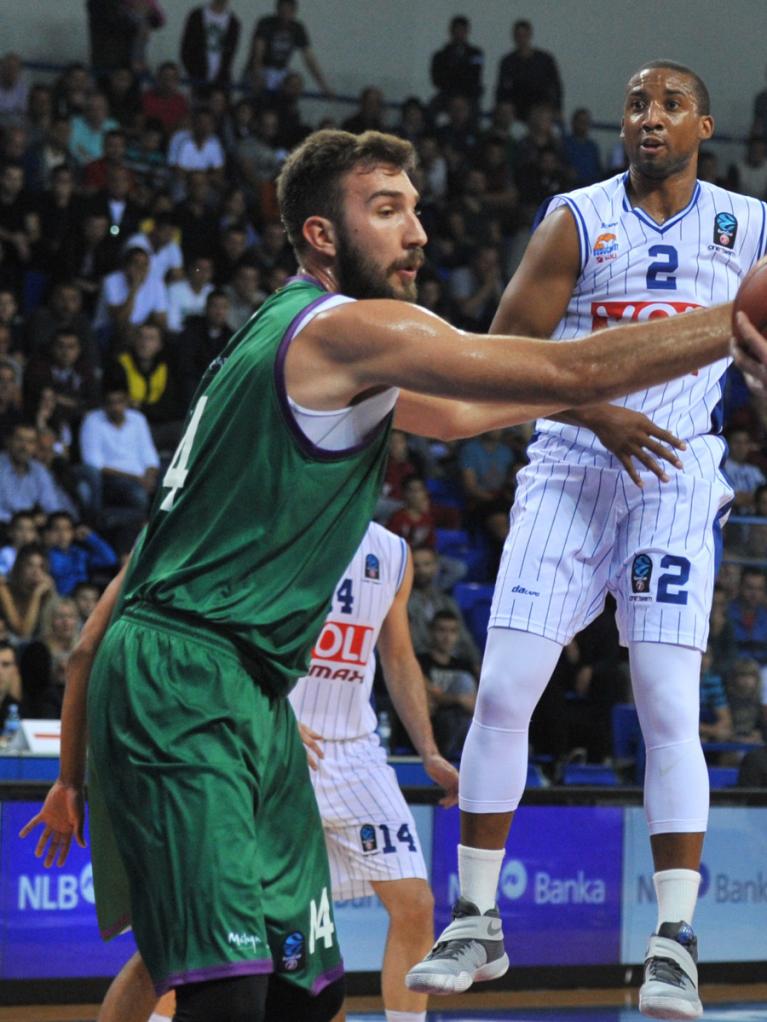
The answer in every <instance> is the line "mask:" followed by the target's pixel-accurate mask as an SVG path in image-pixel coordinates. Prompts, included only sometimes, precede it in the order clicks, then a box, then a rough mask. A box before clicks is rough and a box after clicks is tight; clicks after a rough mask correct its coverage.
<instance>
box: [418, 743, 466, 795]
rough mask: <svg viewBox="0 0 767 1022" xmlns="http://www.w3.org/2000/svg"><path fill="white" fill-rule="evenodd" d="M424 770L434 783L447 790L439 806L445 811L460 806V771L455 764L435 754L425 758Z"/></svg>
mask: <svg viewBox="0 0 767 1022" xmlns="http://www.w3.org/2000/svg"><path fill="white" fill-rule="evenodd" d="M423 768H424V770H425V771H426V773H427V774H428V775H429V777H431V779H432V780H433V781H434V783H435V784H438V785H439V786H440V788H444V790H445V794H444V795H443V797H442V798H441V799H440V800H439V804H440V805H441V806H444V807H445V809H449V808H450V806H455V805H458V771H457V770H456V769H455V767H454V766H453V764H452V763H449V762H448V761H447V760H446V759H445V758H444V757H443V756H440V755H439V753H437V752H435V753H434V754H433V755H431V756H424V758H423Z"/></svg>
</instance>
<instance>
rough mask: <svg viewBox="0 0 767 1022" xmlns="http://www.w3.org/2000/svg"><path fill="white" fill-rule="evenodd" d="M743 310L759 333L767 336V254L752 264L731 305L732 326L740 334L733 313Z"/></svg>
mask: <svg viewBox="0 0 767 1022" xmlns="http://www.w3.org/2000/svg"><path fill="white" fill-rule="evenodd" d="M736 312H745V314H746V315H747V316H748V318H749V319H750V320H751V322H752V323H753V324H754V326H755V327H756V329H757V330H758V331H759V333H760V334H764V335H765V336H767V256H765V258H763V259H760V260H759V262H758V263H756V265H755V266H752V267H751V269H750V270H749V271H748V273H747V274H746V275H745V277H744V278H743V280H742V281H741V284H740V287H739V288H738V293H737V294H736V295H735V301H734V302H733V305H732V328H733V331H734V333H735V335H736V336H737V337H739V336H740V333H739V331H738V326H737V323H736V322H735V313H736Z"/></svg>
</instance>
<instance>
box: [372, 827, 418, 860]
mask: <svg viewBox="0 0 767 1022" xmlns="http://www.w3.org/2000/svg"><path fill="white" fill-rule="evenodd" d="M393 829H394V828H393V827H390V826H389V824H388V823H379V824H375V823H363V824H362V826H361V827H360V844H361V845H362V851H363V852H379V851H380V852H383V854H384V855H391V853H392V852H396V851H397V845H396V844H395V843H394V841H393V840H392V830H393ZM379 832H380V848H379ZM396 840H397V842H398V844H403V845H407V849H408V851H409V852H414V851H415V850H416V844H415V840H414V839H413V835H412V834H411V833H410V827H409V826H408V825H407V823H403V824H402V825H401V826H400V827H399V829H398V830H397V833H396Z"/></svg>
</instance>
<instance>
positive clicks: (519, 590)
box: [511, 585, 541, 596]
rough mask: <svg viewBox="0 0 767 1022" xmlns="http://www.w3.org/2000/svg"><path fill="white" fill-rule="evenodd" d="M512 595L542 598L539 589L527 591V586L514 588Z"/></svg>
mask: <svg viewBox="0 0 767 1022" xmlns="http://www.w3.org/2000/svg"><path fill="white" fill-rule="evenodd" d="M511 591H512V593H519V594H520V596H540V595H541V594H540V591H539V590H537V589H527V588H526V587H525V586H519V585H517V586H514V587H513V588H512V590H511Z"/></svg>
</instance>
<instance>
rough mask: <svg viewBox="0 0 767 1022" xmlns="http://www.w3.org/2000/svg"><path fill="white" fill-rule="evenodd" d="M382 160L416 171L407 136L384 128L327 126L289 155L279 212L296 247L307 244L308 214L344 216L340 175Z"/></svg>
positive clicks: (280, 185)
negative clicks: (358, 130)
mask: <svg viewBox="0 0 767 1022" xmlns="http://www.w3.org/2000/svg"><path fill="white" fill-rule="evenodd" d="M381 164H387V165H389V166H393V167H396V168H397V169H398V170H404V171H405V173H406V174H411V173H412V172H413V171H414V170H415V149H414V148H413V146H412V145H411V144H410V142H407V141H406V140H405V139H402V138H397V137H396V136H395V135H389V134H386V133H385V132H381V131H366V132H363V134H361V135H353V134H352V133H351V132H350V131H339V130H336V129H333V128H326V129H323V130H322V131H315V132H314V133H313V134H312V135H310V136H309V137H308V138H307V139H306V141H304V142H303V143H302V144H301V145H300V146H298V148H297V149H295V150H294V151H293V152H292V153H291V155H290V156H289V157H288V158H287V160H286V161H285V163H284V164H283V166H282V170H281V171H280V175H279V177H278V178H277V198H278V200H279V205H280V216H281V219H282V223H283V226H284V227H285V231H286V232H287V235H288V239H289V240H290V243H291V245H292V246H293V248H294V249H295V251H296V252H297V253H298V252H301V251H304V250H305V249H306V247H307V243H306V241H305V239H304V236H303V233H302V231H303V226H304V223H305V222H306V220H307V219H308V217H310V216H322V217H326V218H327V219H328V220H331V221H332V222H333V223H336V224H337V223H341V222H342V220H343V203H342V192H341V179H342V178H343V176H344V175H345V174H347V173H348V172H349V171H351V170H352V169H353V168H354V167H359V166H362V167H365V168H366V169H369V170H372V169H373V168H374V167H377V166H380V165H381Z"/></svg>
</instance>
